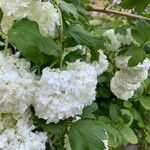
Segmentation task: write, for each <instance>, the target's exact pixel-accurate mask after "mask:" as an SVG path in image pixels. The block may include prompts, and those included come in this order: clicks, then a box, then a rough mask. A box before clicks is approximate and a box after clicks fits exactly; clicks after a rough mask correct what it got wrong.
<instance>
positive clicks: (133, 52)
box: [125, 47, 146, 67]
mask: <svg viewBox="0 0 150 150" xmlns="http://www.w3.org/2000/svg"><path fill="white" fill-rule="evenodd" d="M125 55H126V56H131V58H130V59H129V62H128V66H129V67H134V66H136V65H138V64H139V63H140V62H141V63H142V62H143V60H144V59H145V58H146V54H145V51H144V50H143V49H141V48H137V47H131V48H130V49H129V50H128V51H127V52H126V53H125Z"/></svg>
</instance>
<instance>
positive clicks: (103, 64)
mask: <svg viewBox="0 0 150 150" xmlns="http://www.w3.org/2000/svg"><path fill="white" fill-rule="evenodd" d="M92 65H93V67H95V69H96V72H97V75H98V76H99V75H101V74H102V73H103V72H105V71H106V70H107V69H108V66H109V62H108V60H107V56H106V55H104V53H103V51H102V50H100V51H99V59H98V61H94V62H93V63H92Z"/></svg>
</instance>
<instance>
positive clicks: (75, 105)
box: [34, 60, 97, 123]
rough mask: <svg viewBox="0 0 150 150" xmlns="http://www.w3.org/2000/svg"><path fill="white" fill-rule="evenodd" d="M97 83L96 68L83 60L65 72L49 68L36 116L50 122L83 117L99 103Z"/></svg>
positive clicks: (38, 96) (42, 80)
mask: <svg viewBox="0 0 150 150" xmlns="http://www.w3.org/2000/svg"><path fill="white" fill-rule="evenodd" d="M96 84H97V73H96V71H95V68H94V67H93V66H91V65H89V64H87V63H85V62H80V61H79V60H77V61H76V62H74V63H68V65H67V67H66V69H65V70H63V71H61V70H59V69H50V68H45V69H44V70H43V73H42V76H41V79H40V81H39V85H38V89H37V92H36V100H35V103H34V108H35V112H36V115H37V116H38V117H39V118H43V119H45V120H47V123H49V122H58V121H59V120H62V119H65V118H69V117H74V116H75V115H80V114H81V113H82V109H83V108H84V106H87V105H90V104H91V103H92V102H93V101H94V100H95V96H96V91H95V89H96Z"/></svg>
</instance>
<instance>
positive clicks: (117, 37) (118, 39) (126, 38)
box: [104, 28, 138, 51]
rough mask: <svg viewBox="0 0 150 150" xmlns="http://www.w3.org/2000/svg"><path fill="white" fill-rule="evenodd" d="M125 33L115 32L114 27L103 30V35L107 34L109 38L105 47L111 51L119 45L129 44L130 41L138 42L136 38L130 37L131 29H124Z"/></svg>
mask: <svg viewBox="0 0 150 150" xmlns="http://www.w3.org/2000/svg"><path fill="white" fill-rule="evenodd" d="M126 32H127V33H126V35H122V34H120V33H117V34H116V33H115V30H114V29H110V30H107V31H105V32H104V36H107V37H108V39H109V40H110V43H108V44H107V45H106V46H107V49H108V50H112V51H117V50H118V49H119V48H120V47H121V45H129V44H131V43H135V44H138V43H137V42H136V40H135V39H134V38H133V37H132V33H131V29H129V28H128V29H126Z"/></svg>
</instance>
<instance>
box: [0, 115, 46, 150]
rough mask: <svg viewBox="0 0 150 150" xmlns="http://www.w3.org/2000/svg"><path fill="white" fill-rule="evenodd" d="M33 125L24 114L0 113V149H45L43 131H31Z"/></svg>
mask: <svg viewBox="0 0 150 150" xmlns="http://www.w3.org/2000/svg"><path fill="white" fill-rule="evenodd" d="M34 129H35V126H34V125H33V124H32V122H30V121H29V116H28V114H27V113H25V114H24V116H22V117H20V116H14V115H12V114H0V149H2V150H45V149H46V147H45V144H46V141H47V136H46V133H45V132H33V131H32V130H34Z"/></svg>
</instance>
